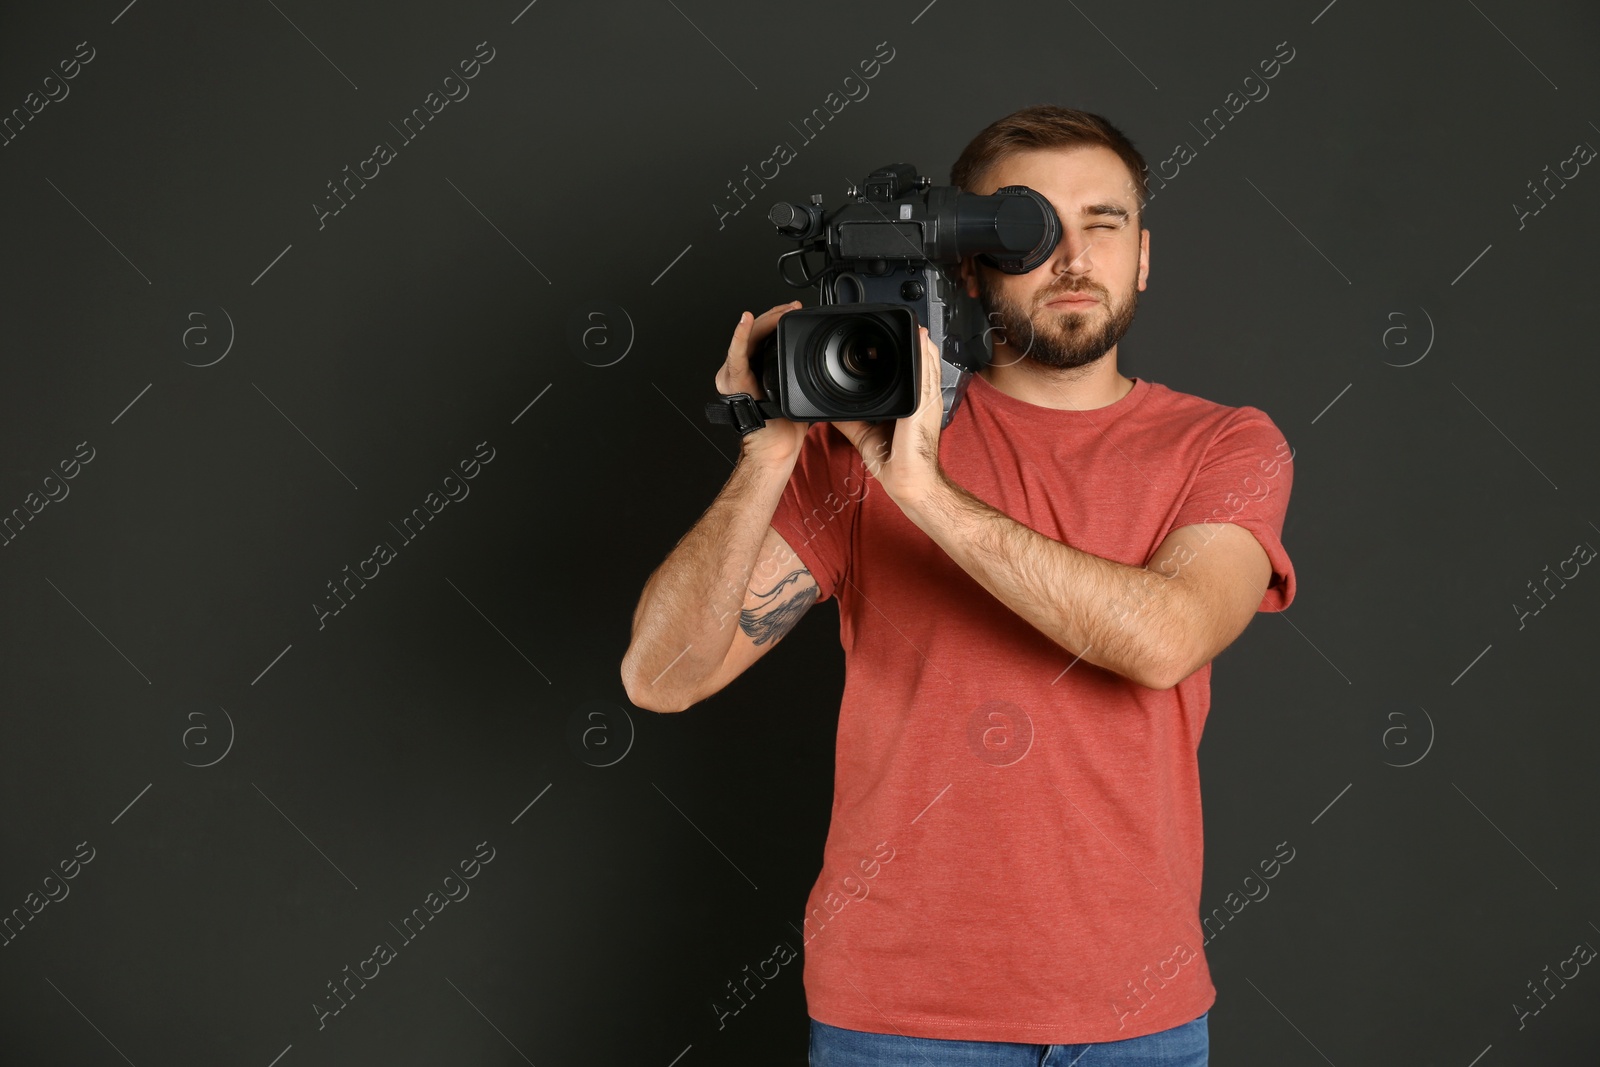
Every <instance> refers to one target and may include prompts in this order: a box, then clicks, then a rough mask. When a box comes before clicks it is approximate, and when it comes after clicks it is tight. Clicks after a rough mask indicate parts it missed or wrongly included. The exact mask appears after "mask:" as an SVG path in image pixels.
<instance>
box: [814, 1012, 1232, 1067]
mask: <svg viewBox="0 0 1600 1067" xmlns="http://www.w3.org/2000/svg"><path fill="white" fill-rule="evenodd" d="M1210 1014H1211V1013H1210V1012H1209V1011H1207V1012H1206V1013H1205V1015H1202V1016H1200V1018H1198V1019H1195V1020H1194V1021H1193V1022H1187V1023H1184V1024H1183V1025H1182V1026H1174V1027H1173V1028H1172V1029H1170V1030H1159V1031H1157V1032H1156V1033H1153V1034H1146V1035H1145V1036H1143V1037H1130V1038H1126V1039H1124V1040H1122V1041H1102V1042H1098V1043H1095V1044H1088V1045H1023V1044H1018V1043H1016V1042H1011V1041H950V1040H946V1039H944V1038H938V1037H903V1036H901V1035H900V1034H875V1033H866V1032H864V1031H861V1030H845V1029H843V1028H841V1027H837V1026H829V1025H828V1024H827V1023H821V1022H818V1021H817V1020H815V1019H812V1020H811V1048H810V1051H809V1053H808V1061H807V1062H809V1064H810V1065H811V1067H1206V1063H1207V1057H1208V1055H1209V1054H1210V1048H1211V1042H1210V1035H1209V1033H1208V1031H1207V1029H1206V1018H1207V1017H1208V1016H1209V1015H1210Z"/></svg>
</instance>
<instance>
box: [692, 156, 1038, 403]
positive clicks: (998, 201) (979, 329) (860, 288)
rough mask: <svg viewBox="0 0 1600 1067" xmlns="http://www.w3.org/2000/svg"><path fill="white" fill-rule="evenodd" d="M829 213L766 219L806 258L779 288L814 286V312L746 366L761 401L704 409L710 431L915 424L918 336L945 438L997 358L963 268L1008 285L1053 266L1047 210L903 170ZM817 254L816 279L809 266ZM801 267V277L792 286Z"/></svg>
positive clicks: (814, 207)
mask: <svg viewBox="0 0 1600 1067" xmlns="http://www.w3.org/2000/svg"><path fill="white" fill-rule="evenodd" d="M846 196H847V198H848V202H847V203H845V204H844V205H843V206H841V207H839V208H838V209H836V210H835V211H833V212H826V211H824V209H823V206H822V196H821V194H815V195H813V196H812V197H811V202H810V203H808V204H797V203H788V202H782V203H778V204H775V205H773V208H772V211H771V212H770V214H769V215H768V218H769V220H770V221H771V222H772V224H773V225H774V226H775V227H776V228H777V231H778V233H779V234H780V235H781V236H784V237H789V238H792V239H793V240H795V241H798V242H799V243H800V247H798V248H796V249H793V250H791V251H789V252H785V253H784V254H783V255H781V256H779V257H778V274H779V276H780V277H781V278H783V280H784V281H785V282H787V283H788V284H789V285H791V286H794V287H795V288H809V287H811V286H816V287H817V290H818V293H819V297H820V304H819V306H817V307H811V308H799V309H797V310H794V311H790V312H786V313H785V314H784V315H782V316H781V317H780V318H779V319H778V323H777V328H776V329H775V330H774V331H773V333H772V334H771V336H769V337H768V338H767V339H766V341H765V343H764V344H763V345H762V346H760V347H759V348H758V349H757V350H756V351H755V352H753V353H752V354H751V360H750V366H751V371H752V372H753V373H754V374H755V377H756V380H757V381H759V382H761V386H762V389H763V391H764V392H765V394H766V396H765V398H764V399H763V400H759V401H758V400H756V399H755V398H753V397H750V396H749V395H748V394H743V393H741V394H737V395H736V396H735V397H723V398H722V399H720V400H718V401H713V402H711V403H709V404H707V405H706V416H707V418H708V419H710V420H711V421H713V422H731V423H733V424H734V425H735V426H736V427H738V428H739V430H740V432H741V433H748V432H750V431H751V430H754V429H757V428H759V427H760V425H761V424H762V422H763V421H764V419H765V418H784V419H789V420H793V421H804V422H820V421H835V420H840V421H845V420H862V421H867V422H878V421H884V420H889V419H898V418H904V417H905V416H907V415H910V414H911V413H912V412H914V411H915V410H916V407H917V400H918V389H917V385H918V382H919V381H920V380H921V379H920V375H921V372H922V360H923V358H924V357H923V351H922V344H921V339H920V337H919V335H918V332H917V331H918V327H919V326H926V327H927V329H928V337H929V339H930V340H932V342H933V344H934V345H935V346H936V347H937V349H938V351H939V357H940V363H941V366H940V373H939V385H940V393H941V395H942V402H943V412H942V416H941V425H948V424H949V422H950V418H951V416H952V415H954V413H955V411H956V408H957V407H958V406H959V404H960V402H961V398H962V396H963V395H964V394H965V391H966V385H967V381H968V379H969V378H970V376H971V374H972V373H973V372H975V371H977V370H979V369H981V368H982V367H984V366H985V365H987V364H988V362H989V361H990V359H991V358H992V355H993V346H992V344H991V341H990V327H989V326H988V325H987V316H986V315H985V313H984V310H983V306H982V303H981V302H980V301H979V300H978V298H976V297H973V296H969V295H968V294H967V292H966V288H965V286H964V285H963V284H962V282H961V278H960V273H959V269H958V268H959V265H960V263H961V260H962V259H963V258H964V257H966V256H969V255H972V256H976V257H977V258H978V260H979V261H980V262H983V263H985V264H987V265H989V266H991V267H995V268H997V269H999V270H1002V271H1005V272H1006V273H1008V274H1025V273H1027V272H1028V271H1031V270H1033V269H1034V268H1036V267H1038V266H1039V265H1040V264H1042V263H1044V262H1045V261H1046V260H1047V259H1049V257H1050V255H1051V253H1052V252H1054V251H1055V247H1056V244H1057V243H1058V242H1059V241H1060V238H1061V223H1060V220H1059V218H1057V216H1056V213H1055V209H1054V208H1053V207H1052V206H1051V204H1050V202H1049V201H1048V200H1047V199H1045V198H1044V197H1043V196H1041V195H1040V194H1039V193H1038V192H1036V191H1034V190H1033V189H1029V188H1028V187H1027V186H1022V185H1013V186H1007V187H1006V188H1003V189H1000V190H997V191H996V192H995V193H992V194H989V195H986V196H985V195H979V194H975V193H968V192H964V191H962V190H961V189H959V188H957V187H955V186H935V185H933V183H932V180H931V179H930V178H927V177H923V176H919V175H918V174H917V170H916V167H914V166H912V165H911V164H909V163H892V164H889V165H887V166H883V167H879V168H878V169H877V170H874V171H873V172H872V173H870V174H868V175H867V177H866V179H865V181H864V182H863V183H862V186H861V187H860V188H857V187H855V186H851V187H850V188H849V189H848V190H847V191H846ZM808 252H810V253H820V254H821V255H822V256H823V257H824V258H823V262H822V264H821V265H820V266H819V267H818V268H817V269H816V270H815V271H812V270H811V268H810V265H809V264H807V262H806V258H805V257H806V254H807V253H808ZM791 258H798V260H799V262H800V269H801V271H802V274H801V276H800V277H799V278H798V279H796V278H793V277H791V276H790V271H789V270H788V269H787V268H788V265H789V260H790V259H791Z"/></svg>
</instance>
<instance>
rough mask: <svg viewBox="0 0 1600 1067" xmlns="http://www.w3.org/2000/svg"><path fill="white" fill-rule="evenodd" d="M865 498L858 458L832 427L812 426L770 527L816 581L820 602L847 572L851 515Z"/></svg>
mask: <svg viewBox="0 0 1600 1067" xmlns="http://www.w3.org/2000/svg"><path fill="white" fill-rule="evenodd" d="M866 493H867V474H866V470H865V464H864V463H863V462H862V459H861V453H859V452H857V451H856V448H855V446H854V445H852V444H851V443H850V439H849V438H848V437H846V436H845V435H844V434H843V433H842V432H840V430H839V428H838V427H836V426H834V425H833V424H832V423H830V422H816V423H813V424H812V425H811V428H810V429H809V430H807V431H806V436H805V441H804V443H803V444H802V445H801V447H800V458H799V459H797V460H796V461H795V465H794V471H793V473H792V474H791V475H790V476H789V484H788V485H786V486H785V487H784V490H783V496H782V497H780V498H779V499H778V507H777V509H776V510H775V511H774V512H773V515H772V527H773V529H775V530H777V531H778V533H779V534H780V535H782V537H783V539H784V540H785V541H787V542H789V547H790V548H792V549H794V551H795V554H796V555H798V556H799V557H800V561H801V562H802V563H804V564H805V565H806V569H807V570H809V571H810V572H811V576H812V577H813V578H815V579H816V580H817V592H818V599H819V600H827V599H828V598H829V597H831V596H833V595H834V592H835V591H836V590H837V589H838V587H839V583H840V582H842V581H843V580H844V575H845V573H846V571H848V570H849V567H850V546H851V538H852V535H853V533H854V530H855V523H856V515H857V513H858V512H860V510H861V501H862V500H863V499H864V498H865V496H866Z"/></svg>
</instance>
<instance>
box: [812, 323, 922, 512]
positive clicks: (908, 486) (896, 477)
mask: <svg viewBox="0 0 1600 1067" xmlns="http://www.w3.org/2000/svg"><path fill="white" fill-rule="evenodd" d="M917 333H918V336H919V337H920V338H921V341H922V380H921V381H920V382H919V383H918V386H919V388H918V398H919V399H918V403H917V410H916V411H914V412H912V413H911V414H910V415H907V416H906V417H904V418H901V419H895V420H894V421H893V422H892V423H889V422H876V423H871V422H862V421H859V420H858V421H852V422H835V423H834V425H835V426H837V427H838V428H839V431H840V432H841V433H843V434H844V435H845V437H847V438H848V439H849V440H850V443H851V444H852V445H855V447H856V451H857V452H860V453H861V458H862V459H863V460H865V461H866V467H867V473H868V474H870V475H871V476H872V477H873V478H875V479H877V481H878V484H880V485H882V486H883V488H884V491H885V492H887V493H888V494H889V497H890V498H891V499H892V500H894V501H895V503H897V504H900V505H901V506H902V507H903V506H905V505H906V504H907V503H910V502H912V501H915V500H917V499H919V498H920V497H921V496H922V495H924V494H926V493H927V492H928V491H929V490H930V489H932V488H933V487H934V486H936V485H937V484H938V483H939V482H941V481H943V480H944V468H943V467H941V466H940V465H939V428H940V427H939V424H940V422H941V420H942V419H943V418H944V402H943V401H942V400H941V399H940V393H939V349H938V347H937V346H935V345H934V343H933V341H932V340H931V339H930V338H929V337H928V328H927V327H926V326H919V327H917Z"/></svg>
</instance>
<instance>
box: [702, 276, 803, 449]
mask: <svg viewBox="0 0 1600 1067" xmlns="http://www.w3.org/2000/svg"><path fill="white" fill-rule="evenodd" d="M798 307H800V301H798V300H791V301H789V302H788V303H787V304H779V305H777V306H776V307H773V308H769V309H768V310H766V311H764V312H762V313H761V314H760V315H757V316H756V317H755V318H754V319H750V318H746V317H745V315H741V316H740V318H739V325H738V326H736V327H734V330H733V340H732V342H730V343H729V345H728V359H727V362H725V363H724V364H723V365H722V367H721V369H719V370H718V371H717V392H718V394H720V395H722V396H732V395H733V394H734V393H749V394H750V395H751V396H753V397H755V398H756V399H757V400H765V399H766V398H767V397H766V394H765V392H763V390H762V388H761V383H760V382H759V381H757V380H756V376H755V374H754V372H752V371H751V369H750V355H751V353H753V352H755V351H756V349H757V348H758V346H760V345H761V343H762V342H764V341H765V340H766V339H767V337H768V336H769V335H771V333H772V332H773V331H774V330H776V329H777V328H778V320H779V319H781V318H783V316H784V315H785V314H787V313H788V312H790V311H794V310H795V309H796V308H798ZM745 314H746V315H747V314H748V312H746V313H745ZM810 428H811V424H810V423H806V422H791V421H790V420H788V419H781V418H777V419H768V420H767V421H766V425H764V426H762V427H761V428H760V429H759V430H752V431H750V432H749V433H747V434H745V435H744V436H743V437H742V438H741V439H740V451H741V452H742V453H743V454H744V455H747V456H750V457H752V458H754V459H757V460H760V461H761V462H763V463H768V464H772V465H774V466H777V465H780V464H786V463H790V462H792V461H793V459H794V457H795V456H797V455H799V453H800V446H801V445H802V444H803V443H804V442H805V438H806V431H807V430H809V429H810Z"/></svg>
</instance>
